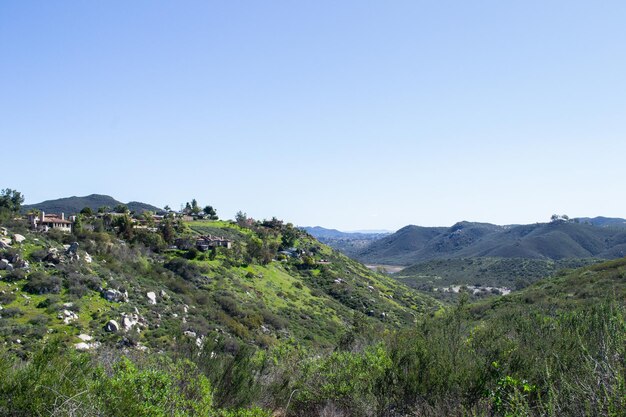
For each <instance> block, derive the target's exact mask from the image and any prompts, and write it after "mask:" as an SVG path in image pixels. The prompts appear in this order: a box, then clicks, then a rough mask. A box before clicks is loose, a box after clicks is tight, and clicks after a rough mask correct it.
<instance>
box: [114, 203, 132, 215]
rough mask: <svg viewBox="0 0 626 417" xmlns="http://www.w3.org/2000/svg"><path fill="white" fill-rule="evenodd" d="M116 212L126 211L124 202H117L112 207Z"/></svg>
mask: <svg viewBox="0 0 626 417" xmlns="http://www.w3.org/2000/svg"><path fill="white" fill-rule="evenodd" d="M113 210H114V211H115V212H116V213H128V212H129V210H128V207H127V206H126V204H118V205H117V206H115V208H114V209H113Z"/></svg>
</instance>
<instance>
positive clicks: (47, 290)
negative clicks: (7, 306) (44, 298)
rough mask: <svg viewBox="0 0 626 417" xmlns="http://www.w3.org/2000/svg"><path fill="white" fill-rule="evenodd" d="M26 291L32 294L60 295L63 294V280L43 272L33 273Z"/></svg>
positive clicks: (29, 277) (25, 286) (25, 288)
mask: <svg viewBox="0 0 626 417" xmlns="http://www.w3.org/2000/svg"><path fill="white" fill-rule="evenodd" d="M24 291H26V292H28V293H30V294H58V293H60V292H61V279H60V278H59V277H57V276H54V275H46V274H44V273H43V272H33V273H32V274H30V275H29V276H28V282H27V283H26V284H25V285H24Z"/></svg>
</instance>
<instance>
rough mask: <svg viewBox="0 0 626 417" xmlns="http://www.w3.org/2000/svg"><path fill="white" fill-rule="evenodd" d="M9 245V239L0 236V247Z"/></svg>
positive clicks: (3, 247) (4, 247)
mask: <svg viewBox="0 0 626 417" xmlns="http://www.w3.org/2000/svg"><path fill="white" fill-rule="evenodd" d="M10 247H11V239H9V238H6V237H2V238H0V249H8V248H10Z"/></svg>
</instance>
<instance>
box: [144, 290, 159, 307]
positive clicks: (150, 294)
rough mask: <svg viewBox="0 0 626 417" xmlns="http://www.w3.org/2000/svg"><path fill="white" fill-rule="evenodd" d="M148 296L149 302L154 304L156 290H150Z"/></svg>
mask: <svg viewBox="0 0 626 417" xmlns="http://www.w3.org/2000/svg"><path fill="white" fill-rule="evenodd" d="M146 297H148V302H149V303H150V304H152V305H155V304H156V303H157V302H156V294H155V293H154V291H150V292H149V293H147V294H146Z"/></svg>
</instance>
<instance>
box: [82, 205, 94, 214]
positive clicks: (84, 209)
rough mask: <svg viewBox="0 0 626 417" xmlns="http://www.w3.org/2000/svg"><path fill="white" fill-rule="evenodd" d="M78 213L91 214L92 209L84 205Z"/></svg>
mask: <svg viewBox="0 0 626 417" xmlns="http://www.w3.org/2000/svg"><path fill="white" fill-rule="evenodd" d="M80 214H84V215H85V216H93V210H92V209H91V207H84V208H83V209H82V210H81V211H80Z"/></svg>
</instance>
